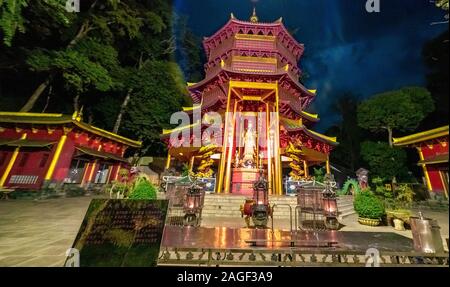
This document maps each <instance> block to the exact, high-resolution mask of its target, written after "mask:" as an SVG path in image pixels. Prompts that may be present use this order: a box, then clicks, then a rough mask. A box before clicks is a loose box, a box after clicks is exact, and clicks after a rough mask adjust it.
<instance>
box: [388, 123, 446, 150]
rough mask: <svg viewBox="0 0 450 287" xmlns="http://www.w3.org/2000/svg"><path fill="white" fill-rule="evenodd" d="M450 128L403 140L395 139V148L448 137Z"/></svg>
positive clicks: (429, 131) (426, 132)
mask: <svg viewBox="0 0 450 287" xmlns="http://www.w3.org/2000/svg"><path fill="white" fill-rule="evenodd" d="M448 134H449V126H443V127H440V128H436V129H432V130H428V131H424V132H420V133H416V134H412V135H409V136H405V137H401V138H393V139H392V141H393V143H394V146H407V145H411V144H415V143H419V142H424V141H427V140H432V139H435V138H439V137H444V136H448Z"/></svg>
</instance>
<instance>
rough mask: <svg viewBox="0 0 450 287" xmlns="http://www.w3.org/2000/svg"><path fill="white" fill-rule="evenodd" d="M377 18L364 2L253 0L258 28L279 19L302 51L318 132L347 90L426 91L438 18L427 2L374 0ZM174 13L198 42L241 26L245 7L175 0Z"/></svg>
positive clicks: (228, 1)
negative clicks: (233, 22) (228, 26)
mask: <svg viewBox="0 0 450 287" xmlns="http://www.w3.org/2000/svg"><path fill="white" fill-rule="evenodd" d="M380 1H381V12H380V13H372V14H369V13H367V11H366V9H365V3H366V0H259V1H257V2H258V3H257V6H256V7H257V14H258V16H259V19H260V21H261V22H272V21H275V20H276V19H278V18H279V17H283V22H284V24H285V26H286V27H287V28H288V29H289V30H290V31H295V34H294V37H295V38H296V39H297V40H298V41H299V42H300V43H304V44H305V48H306V49H305V56H304V58H303V59H302V60H301V62H300V66H301V68H302V69H303V70H304V71H305V72H307V74H308V75H309V78H308V79H307V80H306V82H305V85H306V87H307V88H309V89H318V96H317V99H316V100H315V102H314V103H313V105H312V106H311V108H310V111H313V112H318V113H319V114H320V117H321V122H320V123H319V124H318V125H317V126H316V129H317V130H319V131H324V130H326V129H327V128H328V127H330V126H331V125H333V124H336V123H338V122H339V116H338V115H337V114H336V113H335V112H334V111H333V109H332V108H331V104H332V102H333V101H335V99H336V97H338V96H339V95H341V94H342V93H343V92H346V91H350V92H352V93H354V94H356V95H358V97H359V98H361V99H364V98H367V97H370V96H371V95H374V94H376V93H379V92H383V91H388V90H393V89H397V88H400V87H403V86H411V85H418V86H423V85H424V84H425V73H426V69H425V67H424V65H423V61H422V57H421V52H422V47H423V45H424V43H425V42H427V41H428V40H430V39H432V38H434V37H436V36H437V35H439V34H440V33H441V32H443V31H444V30H446V29H447V27H448V26H447V25H445V24H444V25H431V23H433V22H439V21H443V17H444V15H445V13H444V11H443V10H440V9H438V8H436V7H435V6H434V4H432V3H430V1H429V0H380ZM175 3H176V4H175V12H176V13H177V14H184V15H187V16H188V25H189V27H190V28H191V30H192V31H193V32H194V33H195V34H196V35H198V36H201V37H206V36H211V35H212V34H213V33H214V32H215V31H217V30H218V29H219V28H220V27H222V26H223V25H225V23H226V22H227V21H228V20H229V17H230V13H231V12H233V13H234V15H235V16H236V18H238V19H242V20H248V19H249V17H250V14H251V11H252V5H253V4H252V2H251V1H250V0H175Z"/></svg>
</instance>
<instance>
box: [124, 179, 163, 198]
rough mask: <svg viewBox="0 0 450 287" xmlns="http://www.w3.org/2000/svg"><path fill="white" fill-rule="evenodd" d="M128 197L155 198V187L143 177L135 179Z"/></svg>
mask: <svg viewBox="0 0 450 287" xmlns="http://www.w3.org/2000/svg"><path fill="white" fill-rule="evenodd" d="M129 199H156V188H155V187H154V186H153V184H151V183H150V182H149V181H147V180H145V179H140V180H137V181H136V184H135V185H134V189H133V191H132V192H131V194H130V196H129Z"/></svg>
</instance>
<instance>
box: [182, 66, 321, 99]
mask: <svg viewBox="0 0 450 287" xmlns="http://www.w3.org/2000/svg"><path fill="white" fill-rule="evenodd" d="M223 72H226V73H232V74H241V75H262V76H269V77H270V76H273V77H277V76H278V77H282V76H286V75H287V76H288V79H289V81H290V82H291V83H292V84H294V86H295V87H296V88H298V89H299V90H300V91H301V92H302V93H303V94H305V95H306V96H309V97H311V98H314V97H315V96H316V93H315V92H314V90H308V89H307V88H306V87H305V86H303V85H302V84H301V83H300V82H299V81H297V80H295V79H294V78H293V77H292V76H291V75H290V74H289V73H288V72H287V71H282V72H277V73H270V74H269V73H257V72H245V73H242V72H238V71H234V70H231V69H228V68H227V67H223V68H222V69H221V70H219V72H217V73H216V74H214V75H213V76H210V77H209V78H206V79H203V80H202V81H200V82H198V83H195V84H190V85H189V86H188V90H190V91H195V90H198V89H201V88H202V86H205V85H206V84H208V83H210V82H211V81H213V80H214V79H215V78H217V77H218V76H219V75H220V74H222V73H223Z"/></svg>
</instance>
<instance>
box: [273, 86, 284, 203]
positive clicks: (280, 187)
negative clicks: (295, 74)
mask: <svg viewBox="0 0 450 287" xmlns="http://www.w3.org/2000/svg"><path fill="white" fill-rule="evenodd" d="M275 97H276V107H275V111H276V114H275V117H276V121H275V147H274V149H275V152H274V155H275V169H276V170H275V178H276V181H275V182H276V186H277V188H276V194H277V195H282V194H283V174H282V172H283V170H282V166H281V152H280V105H279V94H278V81H277V82H276V87H275Z"/></svg>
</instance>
